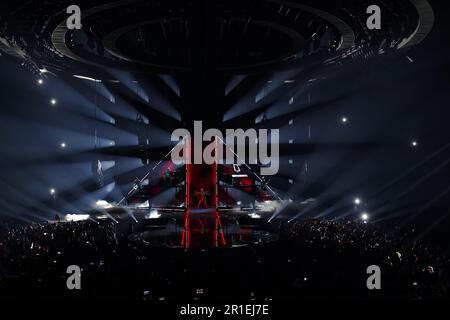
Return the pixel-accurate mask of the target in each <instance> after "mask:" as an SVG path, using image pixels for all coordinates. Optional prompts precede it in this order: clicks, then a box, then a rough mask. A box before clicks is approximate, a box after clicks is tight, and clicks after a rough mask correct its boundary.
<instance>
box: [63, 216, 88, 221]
mask: <svg viewBox="0 0 450 320" xmlns="http://www.w3.org/2000/svg"><path fill="white" fill-rule="evenodd" d="M87 219H89V215H88V214H67V215H66V221H84V220H87Z"/></svg>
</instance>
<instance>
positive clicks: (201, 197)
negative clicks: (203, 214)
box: [194, 188, 209, 208]
mask: <svg viewBox="0 0 450 320" xmlns="http://www.w3.org/2000/svg"><path fill="white" fill-rule="evenodd" d="M194 195H195V196H196V197H197V208H200V206H201V205H202V204H203V205H205V207H206V208H209V207H208V203H207V201H206V196H207V195H208V194H207V193H206V192H205V190H204V189H203V188H200V191H195V192H194Z"/></svg>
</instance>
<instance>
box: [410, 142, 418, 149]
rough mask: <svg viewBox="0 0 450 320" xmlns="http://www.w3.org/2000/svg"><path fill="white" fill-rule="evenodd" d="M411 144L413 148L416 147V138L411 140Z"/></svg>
mask: <svg viewBox="0 0 450 320" xmlns="http://www.w3.org/2000/svg"><path fill="white" fill-rule="evenodd" d="M411 146H412V147H413V148H415V147H418V146H419V143H418V142H417V141H416V140H413V141H411Z"/></svg>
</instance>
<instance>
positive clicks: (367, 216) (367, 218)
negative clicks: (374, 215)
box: [361, 212, 369, 221]
mask: <svg viewBox="0 0 450 320" xmlns="http://www.w3.org/2000/svg"><path fill="white" fill-rule="evenodd" d="M361 219H362V220H363V221H367V220H369V215H368V214H367V213H366V212H363V213H362V214H361Z"/></svg>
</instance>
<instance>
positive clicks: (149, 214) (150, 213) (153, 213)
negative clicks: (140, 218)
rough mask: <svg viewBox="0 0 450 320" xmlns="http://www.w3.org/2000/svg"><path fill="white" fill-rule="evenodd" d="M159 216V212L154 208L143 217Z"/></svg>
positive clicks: (153, 217)
mask: <svg viewBox="0 0 450 320" xmlns="http://www.w3.org/2000/svg"><path fill="white" fill-rule="evenodd" d="M160 217H161V214H160V213H159V212H158V210H156V209H152V210H150V212H149V213H147V214H146V215H145V219H158V218H160Z"/></svg>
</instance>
